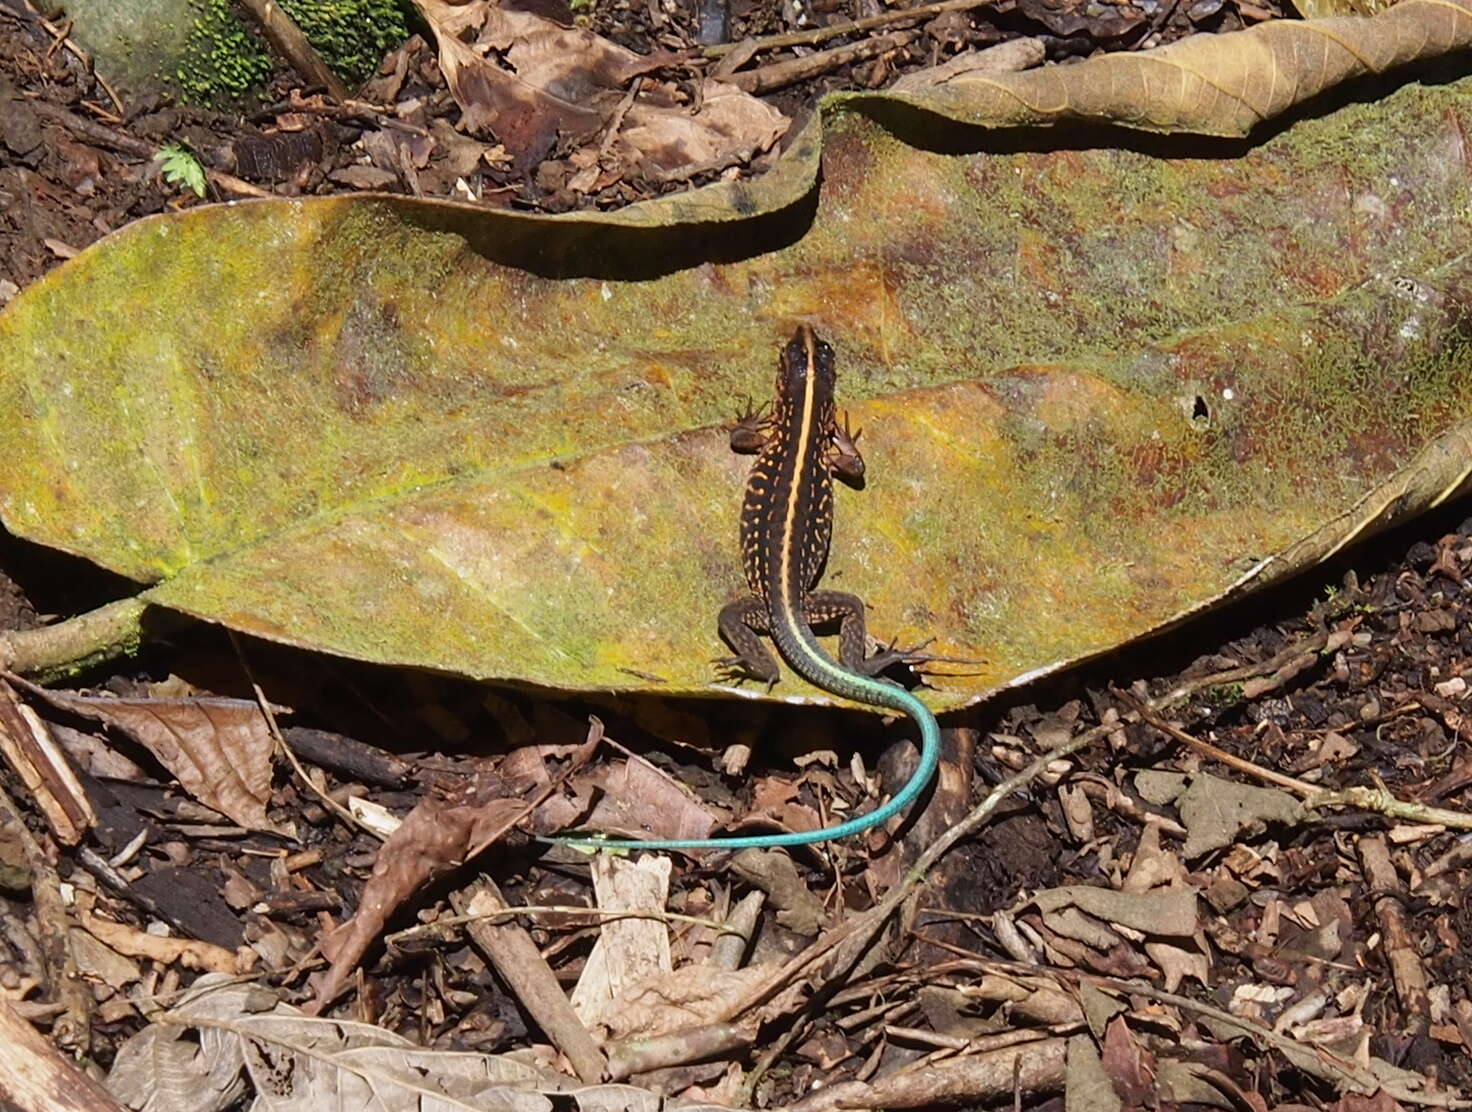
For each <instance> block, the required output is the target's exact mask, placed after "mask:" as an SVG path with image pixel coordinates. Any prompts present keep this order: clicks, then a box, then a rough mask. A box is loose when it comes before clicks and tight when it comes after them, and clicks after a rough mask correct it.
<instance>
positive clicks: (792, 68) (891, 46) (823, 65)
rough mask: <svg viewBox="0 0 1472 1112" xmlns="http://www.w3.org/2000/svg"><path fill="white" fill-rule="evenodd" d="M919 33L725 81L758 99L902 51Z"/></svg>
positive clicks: (881, 39)
mask: <svg viewBox="0 0 1472 1112" xmlns="http://www.w3.org/2000/svg"><path fill="white" fill-rule="evenodd" d="M916 34H917V33H916V32H914V31H895V32H892V33H891V34H888V35H880V36H878V37H877V38H872V39H865V40H864V41H863V42H856V43H853V44H852V45H849V46H835V47H833V48H832V49H831V50H820V51H818V52H817V53H816V54H809V55H808V56H807V57H805V58H789V59H787V60H785V61H781V62H773V63H772V64H771V65H769V66H762V67H760V68H759V69H754V70H745V71H743V72H741V73H733V74H731V75H730V76H729V77H727V78H726V79H725V80H726V82H727V83H728V84H731V85H735V86H736V87H737V88H738V89H740V90H742V91H743V92H747V93H751V94H752V95H753V96H759V95H760V94H762V93H770V92H772V91H773V90H775V89H784V88H786V87H787V86H788V85H796V84H797V83H798V82H799V81H808V80H811V79H812V78H814V77H819V76H821V75H822V74H825V73H831V72H832V71H833V70H836V69H839V68H841V67H843V66H846V65H849V64H850V63H853V62H862V61H864V60H865V59H868V58H873V57H876V56H877V55H880V54H885V53H887V52H889V51H891V50H899V49H900V48H901V47H904V46H907V45H909V43H910V42H911V41H912V40H913V39H914V38H915V37H916Z"/></svg>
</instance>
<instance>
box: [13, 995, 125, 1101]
mask: <svg viewBox="0 0 1472 1112" xmlns="http://www.w3.org/2000/svg"><path fill="white" fill-rule="evenodd" d="M0 1107H4V1108H13V1109H16V1110H18V1112H127V1110H126V1109H125V1108H124V1107H123V1106H122V1105H121V1104H119V1103H118V1102H117V1101H116V1100H114V1099H113V1097H112V1094H111V1093H109V1092H108V1091H107V1090H106V1089H104V1088H103V1087H102V1086H101V1085H99V1084H98V1083H97V1082H95V1081H93V1080H92V1078H90V1077H88V1076H87V1075H86V1074H85V1073H83V1072H82V1071H81V1070H80V1069H78V1068H77V1067H76V1066H75V1065H73V1064H72V1063H71V1062H69V1061H68V1060H67V1059H66V1057H65V1056H64V1055H63V1054H62V1053H61V1052H60V1051H59V1050H57V1049H56V1047H54V1046H52V1045H51V1043H50V1041H48V1040H47V1039H46V1038H44V1037H43V1036H42V1035H41V1034H40V1033H39V1032H38V1031H37V1030H36V1029H35V1028H34V1027H32V1026H31V1025H30V1024H29V1023H27V1022H26V1021H25V1020H23V1019H21V1017H20V1016H18V1015H16V1014H15V1012H14V1011H13V1010H12V1009H11V1007H10V1005H9V1004H8V1003H7V1002H6V1000H5V998H4V997H3V996H0Z"/></svg>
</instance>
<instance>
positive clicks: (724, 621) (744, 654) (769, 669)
mask: <svg viewBox="0 0 1472 1112" xmlns="http://www.w3.org/2000/svg"><path fill="white" fill-rule="evenodd" d="M716 624H717V626H718V627H719V629H720V631H721V640H723V641H725V642H726V644H728V645H730V646H731V649H732V651H734V652H735V654H736V655H735V656H724V657H720V658H718V659H717V660H716V662H715V665H716V672H717V674H718V675H719V676H720V678H721V679H723V680H727V681H734V682H736V683H740V682H741V681H742V680H758V681H760V682H762V683H764V684H766V685H767V686H768V687H771V686H772V685H773V684H775V683H776V682H777V680H778V679H780V678H781V675H782V673H781V672H780V671H779V670H778V668H777V661H776V660H775V659H773V657H772V654H771V653H770V652H768V651H767V647H766V646H765V645H763V644H762V641H761V638H760V637H759V636H758V634H762V633H770V632H771V625H770V623H769V622H768V620H767V604H766V603H765V602H763V601H762V600H761V599H759V598H757V597H755V596H754V595H752V596H748V597H747V598H744V599H740V600H739V601H737V602H733V603H730V604H728V605H726V606H723V607H721V614H720V617H719V618H717V619H716Z"/></svg>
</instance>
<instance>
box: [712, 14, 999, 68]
mask: <svg viewBox="0 0 1472 1112" xmlns="http://www.w3.org/2000/svg"><path fill="white" fill-rule="evenodd" d="M991 2H992V0H940V2H939V3H936V4H924V5H921V6H920V7H918V8H906V9H905V10H903V11H898V12H885V13H884V14H883V15H875V16H870V17H869V18H868V19H851V20H845V21H844V22H843V23H834V24H831V25H830V26H827V27H816V28H814V29H813V30H811V31H791V32H788V33H786V34H781V35H769V36H767V37H766V38H762V39H742V40H741V41H740V42H723V43H717V44H716V45H715V46H707V47H706V48H705V49H704V50H702V51H701V52H700V53H701V55H702V56H703V57H706V58H719V57H721V56H722V55H725V54H729V53H730V52H731V51H733V50H751V48H752V46H755V50H754V51H753V53H755V54H760V53H761V52H762V51H764V50H781V49H782V48H783V47H787V46H813V45H815V44H817V43H820V42H827V41H828V40H829V39H834V38H837V37H838V36H840V35H854V34H858V33H860V32H863V31H873V30H875V29H876V28H879V27H905V26H908V25H909V24H911V23H920V22H923V21H924V20H927V19H929V18H930V17H931V16H935V15H941V14H943V13H945V12H965V11H970V10H971V9H973V8H984V7H986V6H987V5H988V4H990V3H991Z"/></svg>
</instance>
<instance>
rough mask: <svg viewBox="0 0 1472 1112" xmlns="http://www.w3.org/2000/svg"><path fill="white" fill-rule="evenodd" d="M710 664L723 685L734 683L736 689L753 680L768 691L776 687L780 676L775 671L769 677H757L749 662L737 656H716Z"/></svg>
mask: <svg viewBox="0 0 1472 1112" xmlns="http://www.w3.org/2000/svg"><path fill="white" fill-rule="evenodd" d="M711 663H712V664H714V665H715V666H716V678H717V679H719V680H721V681H722V682H724V683H734V684H735V685H736V686H737V687H740V686H741V685H742V684H743V683H745V682H746V681H747V680H754V681H756V682H758V683H765V684H766V685H767V690H768V691H770V690H771V689H772V688H774V687H776V686H777V680H778V679H779V678H780V674H779V673H778V672H777V671H776V670H775V669H773V671H772V674H771V675H769V676H764V675H759V674H758V673H756V672H755V671H754V670H753V669H752V667H751V663H750V662H749V661H747V660H746V659H744V658H742V657H739V656H718V657H715V658H714V659H713V660H712V661H711Z"/></svg>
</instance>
